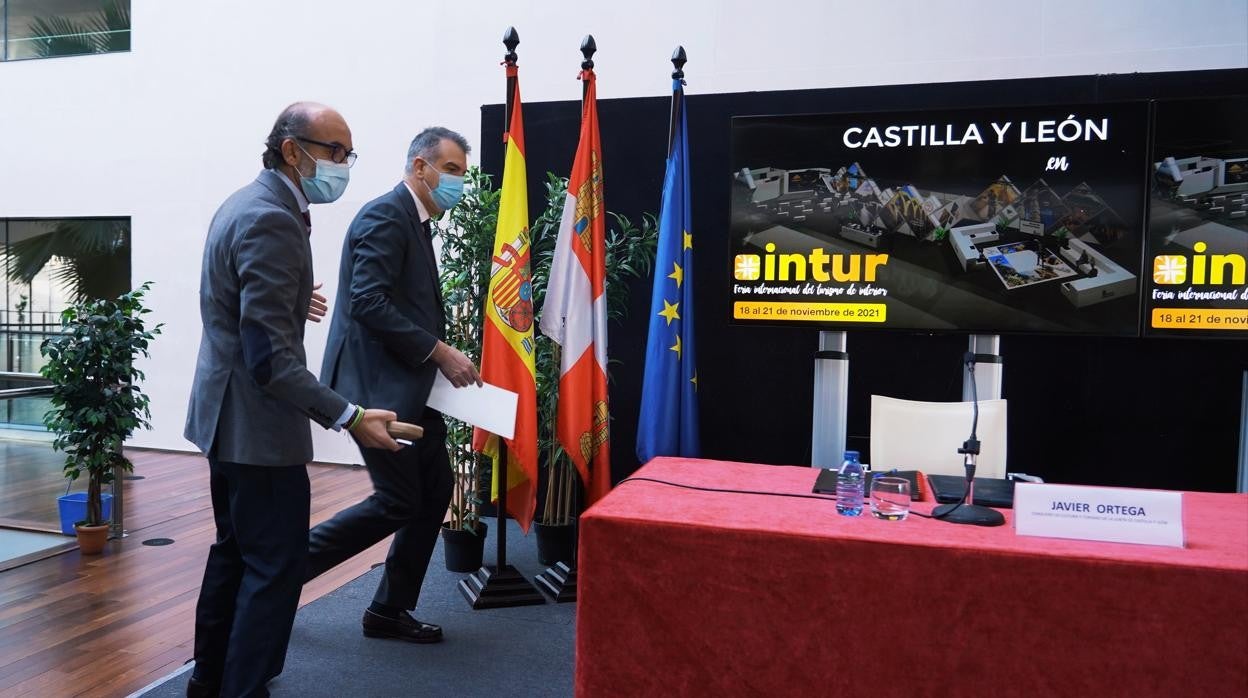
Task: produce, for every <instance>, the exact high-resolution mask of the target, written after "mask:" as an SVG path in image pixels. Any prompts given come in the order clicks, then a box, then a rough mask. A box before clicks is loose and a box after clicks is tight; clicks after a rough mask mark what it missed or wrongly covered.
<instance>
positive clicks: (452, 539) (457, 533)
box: [442, 521, 489, 572]
mask: <svg viewBox="0 0 1248 698" xmlns="http://www.w3.org/2000/svg"><path fill="white" fill-rule="evenodd" d="M488 530H489V526H487V525H485V522H484V521H478V522H477V532H476V533H473V532H472V531H465V530H463V529H459V528H449V524H445V523H444V524H442V549H443V550H444V551H445V552H446V569H448V570H450V571H452V572H476V571H477V570H479V569H481V561H482V558H483V555H484V554H485V532H486V531H488Z"/></svg>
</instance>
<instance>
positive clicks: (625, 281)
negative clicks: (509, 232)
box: [438, 166, 658, 530]
mask: <svg viewBox="0 0 1248 698" xmlns="http://www.w3.org/2000/svg"><path fill="white" fill-rule="evenodd" d="M465 183H466V184H467V185H468V186H467V187H466V188H465V194H464V198H463V200H462V201H460V203H459V205H458V206H456V207H455V208H453V209H451V212H450V214H449V216H448V218H447V220H446V221H445V222H444V223H439V224H438V230H439V234H440V236H441V239H442V255H441V281H442V302H443V305H444V307H445V308H446V311H447V333H446V341H447V342H448V343H449V344H452V345H454V346H456V347H458V348H459V349H460V351H463V352H464V353H465V354H466V355H468V357H469V358H471V359H472V360H473V361H474V362H475V363H477V364H478V365H480V361H481V329H482V323H483V322H484V319H485V314H484V308H485V301H486V295H487V294H488V292H489V284H490V259H491V256H492V255H493V251H494V235H495V228H496V227H497V225H498V207H499V203H500V202H501V192H498V191H495V190H493V189H492V188H491V187H492V182H491V181H490V177H489V175H487V174H484V173H483V172H481V171H480V169H479V168H478V167H475V166H474V167H471V168H469V170H468V174H467V177H466V180H465ZM567 188H568V182H567V179H566V178H563V177H559V176H557V175H555V174H553V173H549V172H548V173H547V174H546V201H545V207H544V208H543V209H542V212H541V213H540V214H539V215H538V216H537V218H535V219H534V220H533V224H532V225H531V226H530V228H529V231H530V235H531V243H530V261H531V264H532V265H533V266H532V270H533V299H534V306H535V307H537V308H539V309H540V308H541V306H542V303H543V301H544V300H545V298H546V285H547V281H548V279H549V278H550V266H551V263H552V262H553V261H554V253H555V242H556V241H557V240H558V237H559V223H560V221H561V219H562V216H563V204H564V201H565V199H566V196H567ZM608 215H609V216H610V218H609V224H608V228H607V250H606V253H607V278H606V289H607V317H608V319H609V320H620V319H622V318H623V317H624V316H625V314H626V313H627V309H628V287H629V281H630V280H631V279H634V278H645V277H648V276H650V273H651V269H652V268H653V265H654V257H655V251H656V249H657V247H658V225H657V223H656V221H655V218H654V216H652V215H650V214H645V215H643V216H642V220H641V226H640V227H638V226H636V225H635V224H634V223H633V222H632V221H631V220H629V219H628V218H627V217H625V216H622V215H620V214H616V213H609V214H608ZM534 341H535V343H536V345H537V348H536V354H535V355H534V369H535V373H536V378H537V423H538V451H539V453H542V454H545V455H544V457H543V458H542V461H543V464H544V465H545V467H548V468H551V470H550V471H549V472H548V477H547V490H546V491H547V494H546V506H545V508H544V509H543V511H542V514H541V516H540V517H539V520H540V521H541V522H542V523H551V524H554V523H569V522H570V521H571V517H572V516H574V515H575V512H573V511H572V492H573V487H576V486H578V485H577V480H576V473H575V468H574V467H573V466H572V462H571V461H570V460H569V459H568V457H567V454H565V453H564V452H563V449H562V448H561V447H560V446H559V439H558V438H557V437H556V436H555V415H556V409H557V406H558V404H559V346H558V345H557V344H555V343H554V342H552V341H550V339H549V338H547V337H545V336H543V335H542V334H541V333H540V332H539V333H537V334H536V336H535V337H534ZM608 368H609V367H608ZM447 433H448V438H447V444H448V449H449V450H450V454H451V467H452V469H453V470H454V471H455V488H454V491H453V494H452V497H451V527H452V528H462V529H466V530H475V528H476V522H477V520H478V519H479V518H480V511H481V505H482V504H483V502H484V492H483V489H484V488H483V482H482V478H481V475H482V473H483V472H484V470H485V466H486V464H487V462H488V461H487V460H486V459H484V458H482V457H481V456H480V455H479V454H477V453H474V452H473V450H472V426H471V425H469V424H465V423H463V422H459V421H457V420H454V419H449V418H448V419H447Z"/></svg>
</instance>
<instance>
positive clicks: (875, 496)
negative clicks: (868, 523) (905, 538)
mask: <svg viewBox="0 0 1248 698" xmlns="http://www.w3.org/2000/svg"><path fill="white" fill-rule="evenodd" d="M871 514H872V515H873V516H875V518H877V519H884V520H885V521H901V520H903V519H905V518H906V517H907V516H909V515H910V481H909V480H907V479H905V478H904V477H876V478H872V479H871Z"/></svg>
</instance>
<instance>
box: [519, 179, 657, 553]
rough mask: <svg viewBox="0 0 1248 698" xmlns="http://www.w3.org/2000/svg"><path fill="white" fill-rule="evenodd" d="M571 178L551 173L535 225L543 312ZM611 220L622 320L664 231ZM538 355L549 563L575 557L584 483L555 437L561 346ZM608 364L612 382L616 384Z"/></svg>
mask: <svg viewBox="0 0 1248 698" xmlns="http://www.w3.org/2000/svg"><path fill="white" fill-rule="evenodd" d="M567 188H568V180H567V179H566V178H563V177H559V176H557V175H555V174H552V173H547V175H546V208H545V210H544V211H543V212H542V214H541V215H540V216H538V218H537V219H536V220H534V221H533V226H532V231H533V260H534V269H533V298H534V304H535V305H536V306H537V307H538V308H541V307H542V304H543V302H544V301H545V298H546V283H547V281H548V280H549V278H550V267H551V264H552V263H553V261H554V254H555V242H556V240H557V239H558V236H559V225H560V222H561V220H562V218H563V206H564V201H565V200H566V195H567ZM608 215H609V216H610V219H609V223H608V226H607V235H606V243H607V249H606V257H607V259H606V275H607V278H606V293H607V319H608V321H618V320H621V319H623V318H624V316H625V315H626V314H627V312H628V295H629V293H628V292H629V286H630V283H629V282H630V281H631V280H633V279H644V278H647V277H649V276H650V272H651V268H652V267H653V265H654V258H655V253H656V250H657V249H658V242H659V231H658V225H657V222H656V221H655V219H654V216H652V215H650V214H648V213H647V214H644V215H643V216H642V219H641V227H640V228H638V227H637V226H636V225H634V224H633V222H632V221H631V220H629V219H628V218H626V217H625V216H622V215H620V214H618V213H611V212H608ZM536 343H537V353H536V356H535V357H534V368H535V372H536V374H537V421H538V434H537V440H538V451H539V452H540V453H541V454H543V457H542V459H541V463H542V465H543V466H544V469H545V473H546V492H545V501H544V503H543V506H542V508H541V513H540V515H539V516H538V517H537V521H536V522H534V528H535V529H536V530H537V551H538V553H537V556H538V560H539V561H540V562H541V563H542V564H543V565H551V564H554V563H556V562H559V561H561V560H563V561H567V560H571V559H572V545H573V536H572V524H573V520H574V519H575V517H576V516H577V514H578V513H579V512H578V511H576V508H577V502H579V501H581V500H580V498H579V492H580V487H581V485H580V479H579V478H578V476H577V472H576V468H575V466H574V465H573V464H572V461H571V459H569V458H568V456H567V453H565V452H564V450H563V447H562V446H561V445H560V443H559V439H558V437H557V436H556V435H555V420H556V416H557V414H556V413H557V410H558V405H559V374H560V356H559V345H558V344H555V343H554V342H552V341H550V339H549V338H548V337H545V336H542V335H540V334H539V335H538V336H537V337H536ZM610 363H614V362H608V367H607V368H608V380H610Z"/></svg>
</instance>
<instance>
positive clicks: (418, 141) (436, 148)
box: [403, 126, 472, 174]
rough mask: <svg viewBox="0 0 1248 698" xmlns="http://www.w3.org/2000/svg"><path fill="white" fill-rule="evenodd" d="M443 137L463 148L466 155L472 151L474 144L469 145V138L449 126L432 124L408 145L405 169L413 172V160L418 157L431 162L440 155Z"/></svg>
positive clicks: (407, 171) (409, 172)
mask: <svg viewBox="0 0 1248 698" xmlns="http://www.w3.org/2000/svg"><path fill="white" fill-rule="evenodd" d="M443 139H445V140H448V141H451V142H452V143H454V144H455V145H457V146H459V147H460V148H461V149H463V151H464V155H467V154H468V153H471V152H472V146H470V145H468V139H467V138H464V137H463V136H461V135H459V134H458V133H455V132H454V131H452V130H451V129H449V128H445V127H442V126H430V127H429V128H427V129H425V130H424V131H421V132H420V133H418V134H416V137H415V138H413V139H412V144H411V145H409V146H408V147H407V163H406V164H404V165H403V171H404V172H406V173H407V174H411V173H412V160H415V159H416V158H417V157H422V158H424V159H425V162H429V161H430V160H431V159H432V158H433V157H434V156H436V155H438V154H439V152H440V149H441V146H442V141H443Z"/></svg>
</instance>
